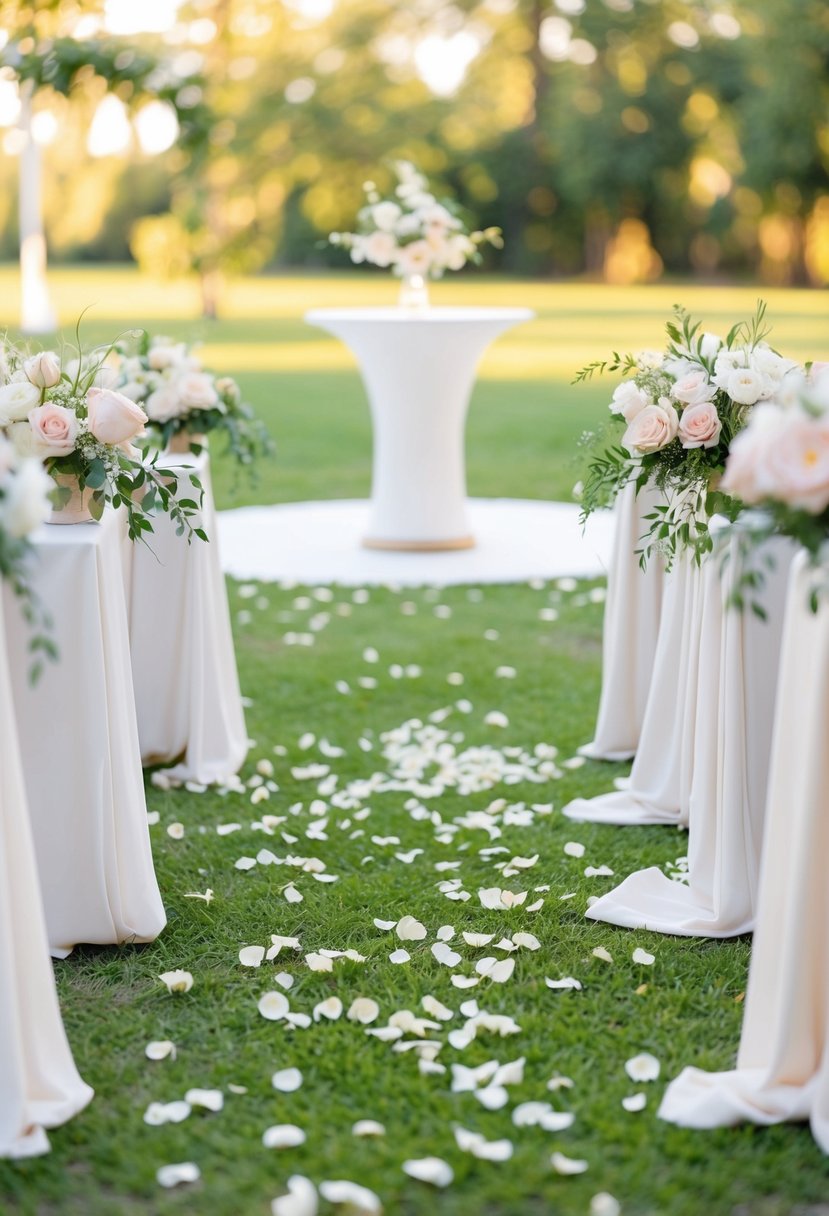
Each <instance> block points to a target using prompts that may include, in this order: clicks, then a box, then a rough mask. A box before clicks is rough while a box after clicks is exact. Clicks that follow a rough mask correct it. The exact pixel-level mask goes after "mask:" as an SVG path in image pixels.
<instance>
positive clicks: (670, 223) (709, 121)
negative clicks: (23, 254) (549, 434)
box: [0, 0, 829, 284]
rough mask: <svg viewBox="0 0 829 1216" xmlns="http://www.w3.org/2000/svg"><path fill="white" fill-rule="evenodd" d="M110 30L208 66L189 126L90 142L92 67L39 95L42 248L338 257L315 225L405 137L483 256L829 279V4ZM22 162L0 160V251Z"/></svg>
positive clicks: (504, 5) (617, 1)
mask: <svg viewBox="0 0 829 1216" xmlns="http://www.w3.org/2000/svg"><path fill="white" fill-rule="evenodd" d="M134 3H135V6H136V7H137V8H138V7H140V5H141V3H142V0H134ZM2 7H3V8H4V9H5V10H6V13H7V16H8V15H11V16H12V18H13V20H16V21H17V23H18V25H19V24H20V22H21V20H22V19H24V18H25V19H26V20H31V21H33V22H34V23H35V24H36V23H37V20H38V14H37V13H36V12H34V13H33V11H32V10H36V9H37V8H38V5H37V4H36V3H35V4H29V5H28V6H27V5H23V4H17V5H15V4H8V3H7V4H4V5H3V6H2ZM44 7H46V8H48V9H49V10H50V12H51V16H50V20H52V21H54V19H55V12H54V10H55V6H54V4H52V5H46V6H44ZM58 8H61V6H58ZM62 8H63V13H62V17H61V19H62V20H64V22H65V18H66V11H67V9H69V10H72V11H74V12H87V11H99V10H100V11H103V5H95V4H81V3H74V2H73V3H71V4H68V5H64V6H62ZM84 28H85V29H86V28H88V29H89V30H92V31H93V32H94V29H95V26H94V23H93V24H92V25H90V24H89V23H88V22H87V26H86V27H84ZM64 32H65V31H64ZM41 33H42V31H41ZM104 33H105V31H104ZM47 34H48V30H47ZM122 41H123V42H124V46H125V53H126V54H129V53H130V47H133V48H135V49H139V48H140V49H141V50H150V51H151V52H153V53H155V52H158V53H160V54H163V55H164V56H166V57H167V58H168V59H170V62H171V64H172V68H173V69H174V70H177V71H179V70H180V71H182V72H185V71H186V72H190V71H194V70H195V71H198V72H200V73H201V74H202V77H203V83H202V86H201V87H202V90H203V92H202V96H201V97H200V99H199V100H200V103H206V111H205V112H206V113H209V115H210V127H209V131H208V133H207V138H206V139H205V140H204V141H203V143H202V144H201V145H197V146H195V147H193V148H189V149H188V150H186V151H183V150H181V149H179V148H177V147H173V148H172V149H170V150H169V151H167V152H165V153H163V154H160V155H156V156H148V155H146V154H143V153H141V152H140V150H138V148H137V145H136V146H134V147H133V148H132V149H131V150H130V151H128V152H125V153H122V154H120V155H117V156H101V157H97V158H95V157H91V156H90V155H89V153H88V151H87V132H88V129H89V125H90V122H91V120H92V117H93V115H94V113H95V110H96V107H97V106H98V104H99V102H100V100H101V98H102V96H103V94H104V92H105V89H106V84H105V83H104V81H102V80H101V79H99V78H95V77H94V76H92V75H90V77H89V79H88V81H86V82H85V84H83V87H75V88H74V89H73V95H72V96H71V97H70V99H69V100H68V101H67V100H66V99H65V98H58V97H55V98H50V96H49V90H48V88H47V89H41V90H39V92H38V97H37V104H38V106H41V107H42V106H51V107H52V109H53V111H54V113H55V114H56V115H57V117H58V120H59V122H58V131H59V133H58V137H57V138H56V139H54V141H53V142H51V143H50V144H49V146H48V147H47V148H46V149H45V163H46V171H45V180H46V195H45V212H46V226H47V233H48V237H49V244H50V249H51V254H52V257H53V258H63V259H95V260H107V259H112V260H123V259H125V258H128V257H130V256H137V257H138V258H139V259H140V260H141V261H142V262H144V263H146V264H147V265H149V266H150V267H151V268H152V269H155V270H162V271H164V272H165V273H175V272H176V271H178V270H185V269H188V268H193V267H195V268H196V269H197V270H199V271H200V272H201V273H202V274H203V275H205V276H206V275H211V274H215V273H216V272H217V271H219V272H220V271H222V270H231V271H235V270H245V271H251V270H257V269H260V268H262V267H266V266H273V265H291V266H298V265H304V266H324V265H337V264H341V263H342V261H343V257H344V255H343V254H342V253H341V252H338V251H335V250H332V249H330V248H326V247H325V245H324V242H323V238H324V236H325V235H326V234H327V233H328V232H329V231H330V230H332V229H342V228H345V227H348V226H349V225H350V224H351V223H352V222H353V219H354V214H355V212H356V210H357V208H358V206H359V205H360V202H361V185H362V182H363V181H364V180H365V179H366V178H367V177H371V178H372V179H374V180H375V181H377V182H378V184H379V185H380V186H381V187H382V186H383V185H384V184H386V183H387V180H388V179H387V176H386V172H385V169H384V162H387V161H388V159H389V158H392V157H398V156H405V157H408V158H409V159H411V160H414V161H415V162H416V163H417V164H418V165H419V166H420V167H421V168H422V169H423V170H424V171H425V172H426V173H428V174H429V175H430V176H431V177H432V178H433V179H434V180H435V183H436V186H437V188H438V193H440V188H441V187H445V188H447V189H448V190H449V191H451V192H452V193H453V194H456V195H457V196H458V197H459V198H460V200H461V201H462V202H463V203H464V204H465V205H466V207H468V209H469V211H470V213H471V216H472V218H473V219H474V220H475V221H476V222H479V223H481V224H487V225H489V224H499V225H500V226H501V227H502V228H503V229H504V233H505V238H506V243H505V248H504V250H503V251H502V252H500V253H497V254H493V255H492V256H491V258H490V260H489V265H490V266H495V265H497V266H500V267H502V268H504V269H507V270H509V271H513V272H518V273H522V274H523V273H526V274H537V275H551V274H553V275H573V274H585V273H586V274H589V275H592V276H596V277H604V278H606V279H609V280H611V281H617V282H632V281H644V280H648V279H651V278H656V277H658V276H659V275H660V274H662V273H667V274H686V273H693V274H696V275H701V276H709V277H714V276H729V277H740V276H754V277H758V278H760V279H762V280H764V281H767V282H775V283H790V282H796V283H797V282H811V283H814V284H825V283H827V282H829V175H828V170H829V4H827V0H696V2H690V0H194V2H193V3H186V4H184V5H182V6H181V8H180V9H179V21H178V23H177V24H176V25H175V26H174V27H173V28H172V29H170V30H169V31H167V33H166V34H164V35H150V34H142V35H135V36H133V37H131V38H122ZM44 45H45V44H44ZM185 61H186V62H185ZM467 63H468V66H467V68H466V71H465V72H464V71H463V68H464V64H467ZM109 83H110V85H112V84H113V82H109ZM191 87H192V86H191ZM115 88H116V92H118V87H117V84H116V86H115ZM127 100H129V99H127ZM133 100H134V99H133ZM12 151H13V148H12ZM16 173H17V166H16V161H15V157H14V156H13V155H4V156H2V157H0V174H1V175H2V193H1V194H0V233H2V235H1V236H0V255H2V256H4V257H7V258H8V257H12V256H14V252H15V201H14V200H15V181H16ZM147 217H149V218H147Z"/></svg>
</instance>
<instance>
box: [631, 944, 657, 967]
mask: <svg viewBox="0 0 829 1216" xmlns="http://www.w3.org/2000/svg"><path fill="white" fill-rule="evenodd" d="M633 961H634V963H639V964H640V965H641V966H642V967H652V966H653V964H654V963H655V962H656V955H654V954H648V952H647V950H643V949H642V947H641V946H637V947H636V949H635V950H634V952H633Z"/></svg>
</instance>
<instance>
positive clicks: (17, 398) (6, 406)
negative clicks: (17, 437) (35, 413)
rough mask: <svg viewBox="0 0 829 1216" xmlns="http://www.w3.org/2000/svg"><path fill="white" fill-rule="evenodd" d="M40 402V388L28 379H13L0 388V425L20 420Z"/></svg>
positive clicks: (26, 416) (7, 424) (27, 415)
mask: <svg viewBox="0 0 829 1216" xmlns="http://www.w3.org/2000/svg"><path fill="white" fill-rule="evenodd" d="M39 402H40V390H39V389H37V388H35V386H34V385H33V384H32V383H31V382H30V381H29V380H19V381H14V382H12V383H11V384H4V385H3V386H2V388H0V426H9V425H10V424H11V423H12V422H22V421H23V420H24V418H28V417H29V411H30V410H33V409H34V408H35V406H36V405H38V404H39Z"/></svg>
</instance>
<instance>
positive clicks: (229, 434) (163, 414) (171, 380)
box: [115, 332, 273, 467]
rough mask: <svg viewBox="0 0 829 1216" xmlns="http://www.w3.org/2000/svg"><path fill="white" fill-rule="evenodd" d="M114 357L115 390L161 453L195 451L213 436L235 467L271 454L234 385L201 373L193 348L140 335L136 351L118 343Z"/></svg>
mask: <svg viewBox="0 0 829 1216" xmlns="http://www.w3.org/2000/svg"><path fill="white" fill-rule="evenodd" d="M117 355H118V357H117V360H116V363H115V367H116V370H117V374H118V380H117V384H118V388H119V390H120V391H121V392H122V393H124V394H125V395H126V396H127V397H129V398H131V399H132V400H133V401H137V402H139V403H140V405H141V406H142V408H143V409H144V410H145V411H146V414H147V431H148V432H149V433H150V435H151V436H152V437H153V438H155V439H156V440H157V441H158V443H159V444H160V445H161V446H162V447H165V448H168V449H172V450H174V451H188V450H192V451H200V450H201V448H202V446H203V443H204V439H205V437H206V436H207V435H209V434H210V433H212V432H214V431H216V432H221V433H222V434H224V436H225V437H226V439H227V443H228V449H229V451H230V452H231V453H232V455H233V456H234V457H235V458H236V460H237V461H238V462H239V464H240V465H243V466H247V467H250V466H252V465H253V463H254V461H255V459H256V457H257V456H259V455H270V453H271V452H272V451H273V443H272V441H271V438H270V436H269V435H268V432H267V430H266V429H265V426H264V425H263V424H262V423H261V422H260V421H259V420H258V419H257V418H256V417H255V415H254V412H253V410H252V408H251V407H250V406H249V405H248V404H247V403H246V402H245V401H243V400H242V394H241V391H240V389H239V385H238V384H237V383H236V381H235V380H232V379H231V378H230V376H215V375H213V373H212V372H209V371H206V370H205V369H204V368H203V367H202V364H201V360H200V359H199V358H198V356H197V355H196V354H195V352H194V350H193V348H192V346H188V345H187V343H185V342H176V341H174V340H173V339H172V338H167V337H164V336H163V335H160V334H159V335H156V336H151V335H150V334H148V333H146V332H142V333H141V336H140V338H139V341H138V345H137V348H135V347H134V346H133V347H130V346H129V344H128V343H125V342H124V343H119V344H118V347H117Z"/></svg>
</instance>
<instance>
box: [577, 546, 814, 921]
mask: <svg viewBox="0 0 829 1216" xmlns="http://www.w3.org/2000/svg"><path fill="white" fill-rule="evenodd" d="M793 554H794V550H793V548H792V546H791V545H789V544H788V543H787V542H783V541H779V540H778V541H773V542H771V543H770V544H769V545H767V546H764V547H763V550H762V551H761V552H759V553H758V554H757V555H756V557H755V561H756V563H757V565H758V566H759V565H761V563H762V562H763V558H764V557H765V556H766V555H768V556H769V557H771V559H772V560H773V562H774V565H773V567H772V569H771V570H769V572H768V573H767V575H766V582H765V586H764V588H763V591H762V593H761V594H760V596H759V600H760V602H761V603H762V605H763V608H764V610H765V612H766V617H767V619H766V620H765V621H760V620H758V618H757V617H756V616H755V615H754V613H753V612H751V611H750V610H749V609H746V610H745V611H744V612H739V611H738V610H737V609H735V608H733V607H732V606H730V604H729V599H730V597H731V594H732V588H733V579H734V574H735V571H736V567H737V562H738V556H737V551H736V546H735V545H733V544H732V551H731V554H730V559H729V561H728V563H727V565H726V566H725V567H724V568H722V569H721V567H720V560H719V558H718V557H716V556H715V557H712V558H710V559H709V560H708V561H707V562H706V563H705V566H704V568H703V594H702V610H701V617H700V647H699V658H698V664H697V669H696V691H695V695H694V698H693V699H694V700H695V704H696V715H695V718H690V717H689V719H688V720H687V722H686V732H687V735H688V737H689V738H690V740H691V746H692V752H691V762H690V793H689V799H688V878H689V881H688V883H687V885H686V884H685V883H682V882H676V881H673V880H672V879H670V878H668V876H667V875H666V874H664V873H663V872H662V871H661V870H660V869H658V868H656V867H651V868H649V869H646V870H640V871H638V872H636V873H634V874H631V875H630V877H629V878H627V879H625V881H624V882H623V883H621V884H620V885H619V886H618V887H616V888H615V889H614V890H612V891H610V892H608V894H607V895H604V896H602V898H601V899H599V900H598V901H597V902H596V903H595V904H593V905H592V907H591V908H590V909H589V910H588V912H587V916H588V917H589V918H590V919H591V920H600V921H606V922H608V923H609V924H613V925H622V926H624V927H626V928H632V929H633V928H644V929H651V930H654V931H656V932H658V933H673V934H678V935H680V936H688V937H734V936H736V935H737V934H740V933H749V932H751V930H752V929H753V927H754V916H755V910H756V906H757V886H758V876H759V871H760V855H761V850H762V840H763V824H764V820H765V809H766V792H767V777H768V758H769V753H770V747H771V736H772V725H773V718H774V705H775V694H776V688H777V673H778V666H779V656H780V643H781V636H782V629H783V610H784V601H785V594H786V584H787V581H788V574H789V566H790V564H791V560H792V557H793Z"/></svg>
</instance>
